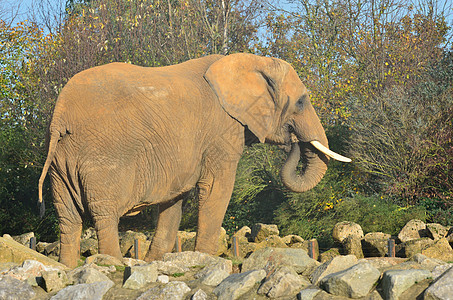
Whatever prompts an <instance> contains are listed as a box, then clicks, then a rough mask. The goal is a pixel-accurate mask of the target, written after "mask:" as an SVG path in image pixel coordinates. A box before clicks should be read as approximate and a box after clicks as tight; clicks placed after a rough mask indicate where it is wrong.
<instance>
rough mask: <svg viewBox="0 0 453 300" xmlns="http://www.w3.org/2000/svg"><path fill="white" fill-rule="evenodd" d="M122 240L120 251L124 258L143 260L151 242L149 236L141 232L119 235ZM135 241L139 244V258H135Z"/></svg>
mask: <svg viewBox="0 0 453 300" xmlns="http://www.w3.org/2000/svg"><path fill="white" fill-rule="evenodd" d="M119 239H120V250H121V254H122V255H123V257H133V258H137V259H143V258H144V257H145V255H146V252H147V251H148V249H149V245H150V244H151V241H149V240H148V238H147V236H146V235H145V234H143V233H141V232H135V231H132V230H128V231H126V232H120V233H119ZM135 240H137V241H138V243H139V251H138V252H139V253H138V257H135V248H134V246H135Z"/></svg>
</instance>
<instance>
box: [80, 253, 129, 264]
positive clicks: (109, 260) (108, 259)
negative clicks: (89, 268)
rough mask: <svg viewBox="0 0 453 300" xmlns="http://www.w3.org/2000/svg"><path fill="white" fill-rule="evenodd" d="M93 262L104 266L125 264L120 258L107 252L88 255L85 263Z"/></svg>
mask: <svg viewBox="0 0 453 300" xmlns="http://www.w3.org/2000/svg"><path fill="white" fill-rule="evenodd" d="M91 263H93V264H97V265H104V266H124V264H123V262H122V261H121V260H120V259H118V258H116V257H113V256H110V255H107V254H95V255H92V256H89V257H87V259H86V260H85V264H91Z"/></svg>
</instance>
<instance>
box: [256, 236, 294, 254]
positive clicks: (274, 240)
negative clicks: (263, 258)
mask: <svg viewBox="0 0 453 300" xmlns="http://www.w3.org/2000/svg"><path fill="white" fill-rule="evenodd" d="M266 247H272V248H288V246H286V244H285V243H284V242H283V241H282V239H281V238H280V237H279V236H278V235H271V236H268V237H266V238H264V239H263V240H262V241H261V242H259V243H258V244H256V248H255V251H256V250H258V249H263V248H266Z"/></svg>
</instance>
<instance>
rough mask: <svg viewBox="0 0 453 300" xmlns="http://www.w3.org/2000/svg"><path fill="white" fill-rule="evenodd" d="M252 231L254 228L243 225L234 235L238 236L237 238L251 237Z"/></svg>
mask: <svg viewBox="0 0 453 300" xmlns="http://www.w3.org/2000/svg"><path fill="white" fill-rule="evenodd" d="M251 233H252V229H250V227H248V226H243V227H241V229H239V230H238V231H236V232H235V233H234V234H233V236H234V237H236V238H239V237H245V238H247V239H248V238H249V237H250V234H251ZM233 236H232V237H233Z"/></svg>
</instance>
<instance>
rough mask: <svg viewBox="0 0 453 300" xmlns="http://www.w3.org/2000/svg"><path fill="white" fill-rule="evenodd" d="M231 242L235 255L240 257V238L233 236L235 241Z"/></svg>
mask: <svg viewBox="0 0 453 300" xmlns="http://www.w3.org/2000/svg"><path fill="white" fill-rule="evenodd" d="M231 244H232V245H231V246H232V248H233V256H234V257H238V256H239V247H238V239H237V238H236V237H235V236H233V241H232V242H231Z"/></svg>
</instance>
